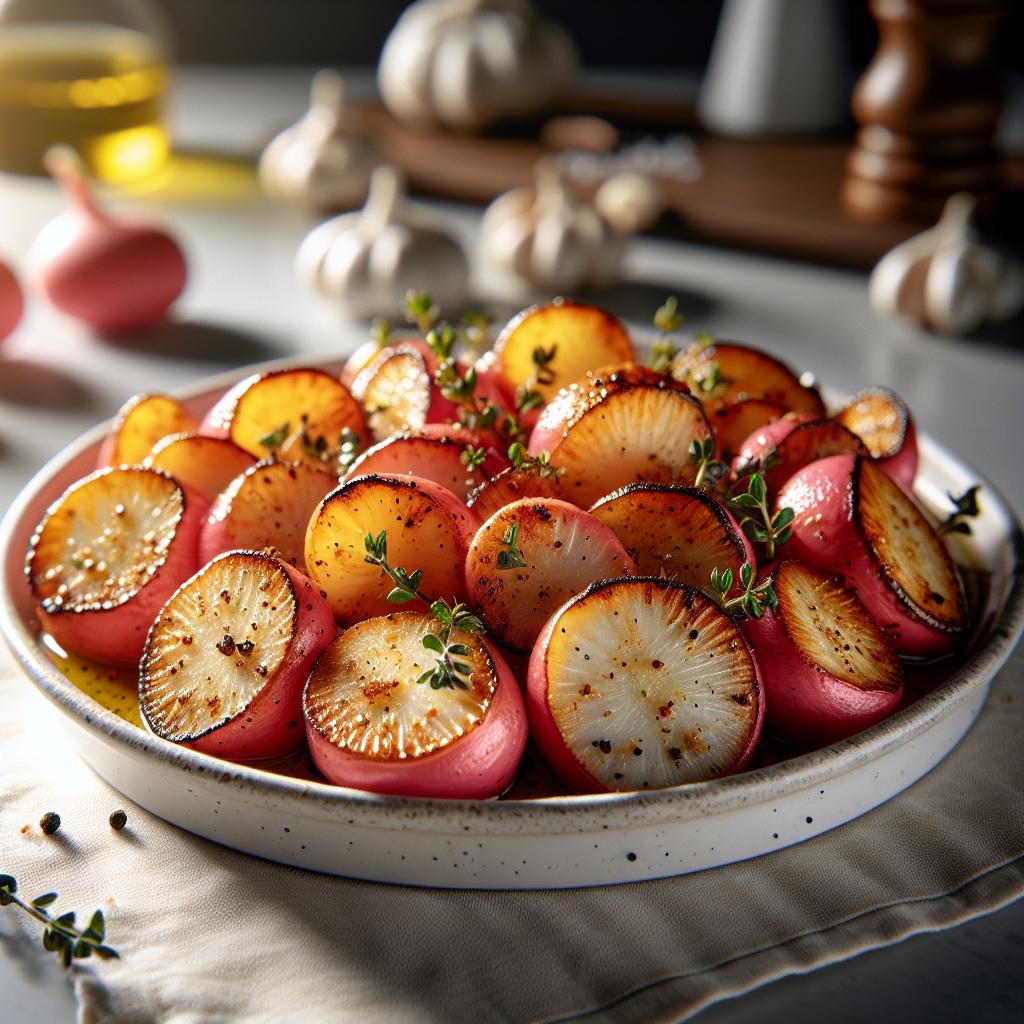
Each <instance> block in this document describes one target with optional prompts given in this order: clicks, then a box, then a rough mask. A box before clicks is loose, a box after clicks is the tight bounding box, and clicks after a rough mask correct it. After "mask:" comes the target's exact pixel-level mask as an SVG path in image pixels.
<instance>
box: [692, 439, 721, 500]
mask: <svg viewBox="0 0 1024 1024" xmlns="http://www.w3.org/2000/svg"><path fill="white" fill-rule="evenodd" d="M690 461H691V462H692V463H694V465H696V467H697V476H696V477H695V478H694V481H693V486H694V487H700V488H703V489H704V490H708V489H714V488H715V486H716V485H717V484H719V483H720V482H721V481H722V479H723V478H724V477H725V474H726V473H728V472H729V467H728V466H727V465H726V464H725V463H724V462H722V461H721V460H720V459H716V458H715V442H714V440H713V439H712V438H711V436H710V435H709V436H708V437H705V438H704V440H703V441H698V440H697V439H696V438H694V439H693V440H692V441H691V442H690Z"/></svg>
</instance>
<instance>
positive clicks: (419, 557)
mask: <svg viewBox="0 0 1024 1024" xmlns="http://www.w3.org/2000/svg"><path fill="white" fill-rule="evenodd" d="M479 525H480V520H479V519H477V517H476V516H475V515H474V514H473V513H472V512H470V510H469V509H468V508H466V506H465V504H464V503H463V502H462V501H461V500H460V499H459V498H458V497H456V496H455V495H454V494H452V492H451V491H449V490H447V489H446V488H444V487H442V486H441V485H440V484H438V483H435V482H434V481H433V480H424V479H422V478H420V477H415V476H401V477H400V476H385V475H372V476H359V477H356V478H355V479H354V480H349V481H347V482H346V483H344V484H342V485H341V486H340V487H339V488H337V490H335V491H332V492H331V493H330V494H329V495H327V497H326V498H325V499H324V500H323V501H322V502H321V503H320V506H319V507H318V508H317V510H316V512H315V513H314V514H313V518H312V519H311V520H310V523H309V528H308V529H307V531H306V569H307V571H308V573H309V576H310V579H312V580H313V581H314V582H315V583H316V584H317V586H319V587H321V588H322V589H323V590H324V592H325V593H326V594H327V599H328V601H329V602H330V604H331V607H332V608H333V609H334V614H335V615H336V616H337V617H338V619H340V620H341V622H342V623H344V624H349V623H353V622H358V621H359V620H360V619H367V618H369V617H370V616H372V615H386V614H387V613H388V612H389V611H391V610H392V607H393V606H392V605H389V604H388V601H387V595H388V592H389V591H390V590H391V588H392V583H391V581H390V580H389V579H388V578H387V577H386V576H385V575H384V573H383V572H382V571H381V569H380V568H378V567H377V566H375V565H371V564H370V563H368V562H367V561H366V545H365V541H366V538H367V536H374V537H376V536H377V535H378V534H379V533H380V531H381V530H385V531H387V537H388V550H389V551H390V557H391V562H392V564H393V565H400V566H403V567H404V568H406V569H407V570H408V571H409V572H413V571H414V570H416V569H418V570H420V571H421V572H422V573H423V575H424V577H425V578H426V579H427V580H429V583H430V587H431V593H432V594H433V595H434V596H435V597H436V596H441V595H444V596H446V597H451V596H454V597H456V598H457V599H459V600H463V601H464V600H465V599H466V584H465V576H464V573H463V567H464V565H465V561H466V549H467V547H468V545H469V541H470V539H471V538H472V536H473V534H474V533H476V530H477V528H478V527H479Z"/></svg>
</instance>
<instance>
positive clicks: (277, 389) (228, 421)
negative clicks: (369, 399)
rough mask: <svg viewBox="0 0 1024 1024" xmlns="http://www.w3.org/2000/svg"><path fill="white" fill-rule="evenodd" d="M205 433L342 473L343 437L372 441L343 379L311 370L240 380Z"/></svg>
mask: <svg viewBox="0 0 1024 1024" xmlns="http://www.w3.org/2000/svg"><path fill="white" fill-rule="evenodd" d="M199 432H200V433H201V434H205V435H207V436H208V437H226V438H228V439H229V440H231V441H234V442H235V444H237V445H238V446H239V448H242V449H244V450H245V451H247V452H249V454H250V455H255V456H256V457H257V458H266V457H267V456H268V455H276V456H277V457H278V458H280V459H284V460H287V461H290V462H307V463H309V464H310V465H311V466H314V467H316V468H317V469H322V470H324V471H326V472H330V473H332V474H334V475H335V476H336V475H337V472H338V465H337V459H336V456H337V453H338V451H339V449H340V445H341V438H342V435H344V434H346V433H347V432H352V433H354V434H356V435H357V436H358V437H359V438H360V441H361V443H363V444H365V443H366V441H367V440H368V439H369V431H368V430H367V426H366V421H365V419H364V417H363V410H362V408H361V407H360V405H359V403H358V402H357V401H356V400H355V399H354V398H353V397H352V395H351V394H350V393H349V390H348V388H346V387H345V385H344V384H342V383H341V381H339V380H338V379H337V378H335V377H332V376H331V375H330V374H329V373H325V372H324V371H323V370H314V369H310V368H304V369H297V370H272V371H270V372H269V373H256V374H253V375H252V376H251V377H246V378H245V380H242V381H239V382H238V384H236V385H235V386H234V387H233V388H232V389H231V390H230V391H228V392H227V394H225V395H224V396H223V397H222V398H221V399H220V401H218V402H217V404H216V405H215V406H214V407H213V408H212V409H211V410H210V411H209V412H208V413H207V414H206V418H205V419H204V420H203V422H202V425H201V427H200V430H199Z"/></svg>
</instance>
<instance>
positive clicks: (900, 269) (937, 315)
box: [868, 192, 1024, 334]
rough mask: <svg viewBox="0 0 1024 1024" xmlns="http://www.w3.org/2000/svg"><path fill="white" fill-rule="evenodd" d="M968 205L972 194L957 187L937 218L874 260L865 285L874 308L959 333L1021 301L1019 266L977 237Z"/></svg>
mask: <svg viewBox="0 0 1024 1024" xmlns="http://www.w3.org/2000/svg"><path fill="white" fill-rule="evenodd" d="M974 207H975V201H974V197H973V196H971V195H968V194H967V193H966V192H958V193H957V194H956V195H954V196H952V197H951V198H950V199H949V201H948V202H947V203H946V206H945V209H944V210H943V211H942V217H941V218H940V219H939V222H938V224H936V225H935V226H934V227H932V228H929V229H928V230H927V231H922V232H921V234H919V235H914V237H913V238H909V239H907V241H905V242H902V243H901V244H900V245H897V246H896V247H895V248H894V249H891V250H890V251H889V252H888V253H886V254H885V256H883V257H882V259H881V260H879V262H878V264H877V265H876V266H875V269H874V270H873V271H872V272H871V281H870V283H869V286H868V287H869V297H870V300H871V305H872V308H873V309H874V310H875V312H877V313H881V314H883V315H888V316H897V317H903V318H906V319H911V320H915V321H917V323H919V324H920V325H921V326H922V327H925V328H927V329H928V330H931V331H937V332H939V333H941V334H965V333H968V332H969V331H973V330H975V329H976V328H978V327H980V326H981V325H982V324H983V323H985V322H987V321H999V320H1006V319H1008V318H1009V317H1011V316H1013V315H1014V314H1015V313H1016V312H1017V311H1018V310H1019V309H1021V308H1022V306H1024V267H1022V266H1021V265H1020V264H1019V263H1017V262H1015V261H1014V260H1012V259H1010V258H1009V257H1007V256H1005V255H1003V254H1002V253H1000V252H998V251H997V250H995V249H992V248H989V247H988V246H985V245H983V244H982V243H981V242H980V241H979V240H978V238H977V234H976V232H975V230H974V228H973V226H972V223H971V218H972V215H973V213H974Z"/></svg>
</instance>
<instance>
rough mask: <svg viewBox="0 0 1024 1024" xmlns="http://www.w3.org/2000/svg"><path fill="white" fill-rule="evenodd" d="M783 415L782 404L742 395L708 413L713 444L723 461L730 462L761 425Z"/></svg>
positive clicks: (784, 410)
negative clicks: (729, 403) (734, 400)
mask: <svg viewBox="0 0 1024 1024" xmlns="http://www.w3.org/2000/svg"><path fill="white" fill-rule="evenodd" d="M785 414H786V407H785V406H784V405H781V404H780V403H779V402H770V401H769V400H768V399H766V398H743V399H740V401H738V402H733V403H732V404H731V405H725V406H721V407H718V408H714V409H713V410H712V411H711V412H710V413H709V415H708V421H709V422H710V424H711V433H712V435H713V436H714V438H715V447H716V448H717V449H718V452H719V458H720V459H721V460H722V461H723V462H732V460H733V459H734V458H735V457H736V456H737V455H738V454H739V452H740V448H741V447H742V446H743V442H744V441H746V440H747V438H748V437H750V435H751V434H752V433H753V432H754V431H755V430H758V429H759V428H761V427H765V426H767V425H768V424H769V423H773V422H774V421H775V420H778V419H780V418H781V417H782V416H785Z"/></svg>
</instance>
